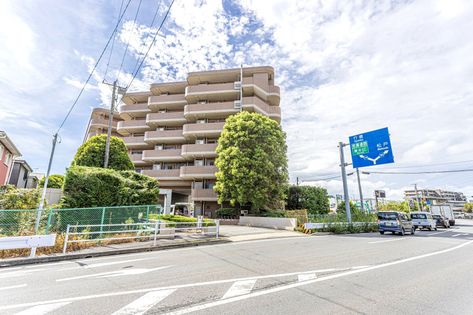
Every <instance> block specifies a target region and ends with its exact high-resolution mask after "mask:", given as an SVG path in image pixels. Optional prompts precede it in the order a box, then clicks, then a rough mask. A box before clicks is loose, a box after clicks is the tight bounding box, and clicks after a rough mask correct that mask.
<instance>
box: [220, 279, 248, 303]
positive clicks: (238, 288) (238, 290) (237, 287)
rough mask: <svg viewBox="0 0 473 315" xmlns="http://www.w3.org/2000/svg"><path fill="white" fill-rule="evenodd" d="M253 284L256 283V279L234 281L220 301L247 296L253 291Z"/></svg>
mask: <svg viewBox="0 0 473 315" xmlns="http://www.w3.org/2000/svg"><path fill="white" fill-rule="evenodd" d="M255 283H256V279H252V280H243V281H236V282H235V283H233V284H232V286H231V287H230V289H228V291H227V292H225V294H224V295H223V297H222V299H227V298H231V297H234V296H240V295H244V294H248V293H250V292H251V290H253V287H254V286H255Z"/></svg>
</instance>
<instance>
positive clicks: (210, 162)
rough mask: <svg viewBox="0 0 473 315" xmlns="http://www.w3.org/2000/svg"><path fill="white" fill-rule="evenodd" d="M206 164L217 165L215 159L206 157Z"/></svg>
mask: <svg viewBox="0 0 473 315" xmlns="http://www.w3.org/2000/svg"><path fill="white" fill-rule="evenodd" d="M205 165H206V166H214V165H215V160H210V159H206V160H205Z"/></svg>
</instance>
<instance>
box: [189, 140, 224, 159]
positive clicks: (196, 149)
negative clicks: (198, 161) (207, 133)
mask: <svg viewBox="0 0 473 315" xmlns="http://www.w3.org/2000/svg"><path fill="white" fill-rule="evenodd" d="M216 150H217V144H216V143H205V144H184V145H183V146H182V153H181V154H182V156H183V157H186V158H191V157H216V156H217V152H215V151H216Z"/></svg>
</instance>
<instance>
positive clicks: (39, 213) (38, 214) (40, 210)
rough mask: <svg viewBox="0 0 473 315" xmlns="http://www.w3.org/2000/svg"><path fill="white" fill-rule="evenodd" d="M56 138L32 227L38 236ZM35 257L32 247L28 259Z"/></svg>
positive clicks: (56, 135) (55, 135) (54, 138)
mask: <svg viewBox="0 0 473 315" xmlns="http://www.w3.org/2000/svg"><path fill="white" fill-rule="evenodd" d="M57 137H58V134H57V133H55V134H54V135H53V146H52V148H51V154H50V155H49V163H48V169H47V171H46V178H45V179H44V186H43V193H42V194H41V200H40V201H39V207H38V211H37V212H36V222H35V225H34V232H35V234H38V230H39V223H40V221H41V212H42V210H43V207H44V200H45V199H46V189H47V188H48V182H49V174H50V173H51V166H52V164H53V156H54V150H56V144H57ZM35 255H36V247H32V248H31V253H30V258H32V257H34V256H35Z"/></svg>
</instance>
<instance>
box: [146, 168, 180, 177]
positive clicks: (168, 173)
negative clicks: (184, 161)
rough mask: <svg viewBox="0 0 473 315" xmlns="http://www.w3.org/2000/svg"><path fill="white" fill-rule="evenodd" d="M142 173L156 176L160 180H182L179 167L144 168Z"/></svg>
mask: <svg viewBox="0 0 473 315" xmlns="http://www.w3.org/2000/svg"><path fill="white" fill-rule="evenodd" d="M142 174H144V175H148V176H151V177H155V178H157V179H158V180H160V179H166V180H180V179H181V178H180V171H179V169H172V170H143V171H142Z"/></svg>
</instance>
